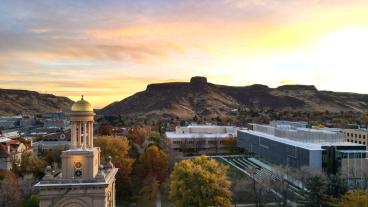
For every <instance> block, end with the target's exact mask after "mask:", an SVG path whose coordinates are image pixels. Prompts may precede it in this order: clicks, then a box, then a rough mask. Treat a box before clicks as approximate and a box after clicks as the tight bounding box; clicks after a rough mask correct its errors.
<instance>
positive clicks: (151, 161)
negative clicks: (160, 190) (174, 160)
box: [139, 145, 169, 183]
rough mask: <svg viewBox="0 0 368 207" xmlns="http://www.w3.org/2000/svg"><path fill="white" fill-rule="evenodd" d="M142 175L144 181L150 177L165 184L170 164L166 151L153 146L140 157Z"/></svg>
mask: <svg viewBox="0 0 368 207" xmlns="http://www.w3.org/2000/svg"><path fill="white" fill-rule="evenodd" d="M139 164H140V173H141V177H142V178H143V179H145V178H147V177H148V176H150V177H153V178H155V179H157V180H158V181H159V182H160V183H162V182H164V181H165V180H166V178H167V176H168V166H169V162H168V159H167V156H166V154H165V152H164V151H162V150H161V149H159V148H158V147H157V146H155V145H151V146H149V147H147V148H146V150H145V151H144V152H143V153H142V154H141V156H140V157H139Z"/></svg>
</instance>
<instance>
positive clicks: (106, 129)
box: [98, 124, 112, 136]
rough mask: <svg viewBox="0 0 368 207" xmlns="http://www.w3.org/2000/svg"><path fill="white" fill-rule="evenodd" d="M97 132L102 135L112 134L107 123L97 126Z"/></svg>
mask: <svg viewBox="0 0 368 207" xmlns="http://www.w3.org/2000/svg"><path fill="white" fill-rule="evenodd" d="M98 134H99V135H102V136H111V135H112V127H111V125H109V124H102V125H101V126H100V127H99V128H98Z"/></svg>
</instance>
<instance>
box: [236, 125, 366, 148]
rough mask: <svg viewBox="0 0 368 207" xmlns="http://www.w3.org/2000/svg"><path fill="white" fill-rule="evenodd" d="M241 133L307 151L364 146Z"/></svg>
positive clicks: (261, 133)
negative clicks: (327, 147)
mask: <svg viewBox="0 0 368 207" xmlns="http://www.w3.org/2000/svg"><path fill="white" fill-rule="evenodd" d="M239 131H240V132H244V133H248V134H252V135H255V136H259V137H262V138H265V139H269V140H272V141H276V142H280V143H284V144H287V145H292V146H295V147H299V148H303V149H307V150H323V149H322V146H364V145H361V144H356V143H351V142H345V141H342V142H321V143H312V142H301V141H295V140H291V139H288V138H281V137H277V136H274V135H271V134H267V133H263V132H258V131H253V130H239Z"/></svg>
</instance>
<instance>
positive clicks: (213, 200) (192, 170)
mask: <svg viewBox="0 0 368 207" xmlns="http://www.w3.org/2000/svg"><path fill="white" fill-rule="evenodd" d="M227 169H228V168H227V167H226V166H224V165H222V164H220V165H219V164H218V163H217V162H216V161H215V160H213V159H209V158H207V157H206V156H201V157H197V158H195V159H194V160H183V161H181V162H180V163H177V164H176V165H175V167H174V171H173V172H172V174H171V176H170V198H171V200H172V201H173V204H174V206H176V207H183V206H198V207H207V206H222V207H227V206H231V191H230V184H231V183H230V181H229V180H228V179H227V178H226V173H227Z"/></svg>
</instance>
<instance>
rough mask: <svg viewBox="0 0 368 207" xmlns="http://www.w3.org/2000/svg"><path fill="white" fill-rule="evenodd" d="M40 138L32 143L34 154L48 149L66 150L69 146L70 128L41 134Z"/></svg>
mask: <svg viewBox="0 0 368 207" xmlns="http://www.w3.org/2000/svg"><path fill="white" fill-rule="evenodd" d="M41 139H42V140H40V141H35V142H34V143H33V150H34V152H35V153H36V154H38V153H40V152H43V151H48V150H67V149H69V148H70V144H71V142H70V140H71V130H70V129H69V130H66V131H61V132H54V133H49V134H46V135H43V136H42V138H41Z"/></svg>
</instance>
